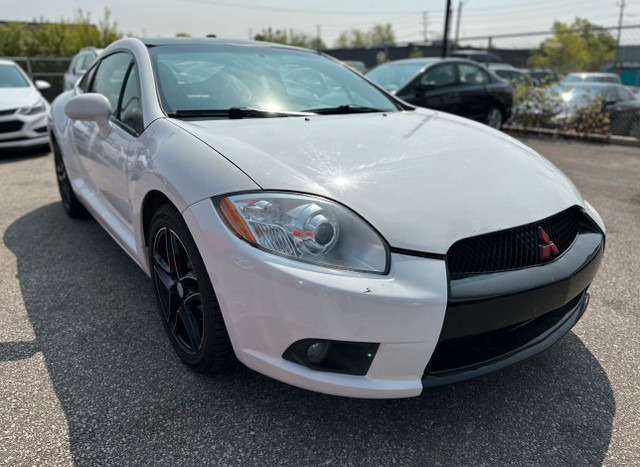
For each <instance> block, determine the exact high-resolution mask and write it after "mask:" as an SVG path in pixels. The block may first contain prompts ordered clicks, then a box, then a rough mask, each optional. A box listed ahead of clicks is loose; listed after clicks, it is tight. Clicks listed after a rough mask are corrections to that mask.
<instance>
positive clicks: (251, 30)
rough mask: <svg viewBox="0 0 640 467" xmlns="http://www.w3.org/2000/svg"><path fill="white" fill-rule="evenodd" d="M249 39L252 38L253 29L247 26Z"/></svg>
mask: <svg viewBox="0 0 640 467" xmlns="http://www.w3.org/2000/svg"><path fill="white" fill-rule="evenodd" d="M249 40H250V41H252V40H253V29H251V28H249Z"/></svg>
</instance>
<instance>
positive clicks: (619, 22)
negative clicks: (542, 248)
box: [616, 0, 625, 60]
mask: <svg viewBox="0 0 640 467" xmlns="http://www.w3.org/2000/svg"><path fill="white" fill-rule="evenodd" d="M624 4H625V0H620V19H619V20H618V39H617V40H616V60H617V59H618V55H619V54H620V35H621V34H622V22H623V21H624Z"/></svg>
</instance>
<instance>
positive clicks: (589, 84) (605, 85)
mask: <svg viewBox="0 0 640 467" xmlns="http://www.w3.org/2000/svg"><path fill="white" fill-rule="evenodd" d="M560 86H563V87H565V88H616V87H619V86H622V85H621V84H620V83H603V82H600V81H582V82H579V83H565V84H560Z"/></svg>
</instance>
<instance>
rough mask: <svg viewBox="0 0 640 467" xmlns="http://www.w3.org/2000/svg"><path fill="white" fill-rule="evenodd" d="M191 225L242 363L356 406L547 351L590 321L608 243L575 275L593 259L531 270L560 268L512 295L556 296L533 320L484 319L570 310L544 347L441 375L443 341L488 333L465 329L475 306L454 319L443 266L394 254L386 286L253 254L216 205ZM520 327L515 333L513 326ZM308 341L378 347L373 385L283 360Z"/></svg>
mask: <svg viewBox="0 0 640 467" xmlns="http://www.w3.org/2000/svg"><path fill="white" fill-rule="evenodd" d="M183 216H184V218H185V221H186V222H187V225H188V226H189V229H190V231H191V233H192V235H193V237H194V240H195V242H196V244H197V246H198V248H199V251H200V252H201V254H202V257H203V260H204V262H205V264H206V266H207V268H208V271H209V275H210V278H211V281H212V284H213V286H214V289H215V290H216V294H217V298H218V301H219V302H220V307H221V310H222V313H223V316H224V319H225V323H226V325H227V328H228V331H229V336H230V339H231V342H232V344H233V347H234V350H235V353H236V355H237V357H238V359H239V360H240V361H242V362H243V363H244V364H245V365H247V366H248V367H250V368H252V369H254V370H256V371H258V372H260V373H263V374H265V375H267V376H271V377H273V378H275V379H278V380H280V381H284V382H286V383H289V384H293V385H295V386H299V387H302V388H305V389H309V390H313V391H318V392H324V393H328V394H334V395H341V396H350V397H366V398H397V397H411V396H417V395H419V394H420V393H421V392H422V391H423V387H424V386H434V385H438V384H446V383H449V382H456V381H460V380H463V379H468V378H471V377H475V376H478V375H479V374H483V373H487V372H488V371H493V370H495V369H499V368H502V367H503V366H506V365H507V364H511V363H515V362H516V361H519V360H522V359H523V358H526V357H528V356H530V355H532V354H533V353H537V352H539V351H542V350H544V348H546V347H548V346H549V345H551V344H552V343H553V342H555V341H556V340H557V339H559V338H560V337H561V336H562V335H563V334H564V333H565V332H567V331H568V330H569V329H570V328H571V327H572V326H573V324H575V322H577V320H578V319H579V317H580V316H581V314H582V313H583V312H584V309H585V308H586V304H587V301H588V293H587V292H586V289H587V288H588V286H589V284H590V282H591V280H592V279H593V276H594V275H595V272H596V271H597V267H598V264H599V261H600V258H601V257H602V248H603V234H601V233H598V232H593V236H590V237H589V239H590V240H592V241H595V240H597V238H596V237H598V236H599V243H598V246H597V248H596V250H597V251H591V253H590V254H587V256H585V257H583V258H582V262H581V264H582V267H578V268H576V267H575V264H577V263H580V261H579V257H580V256H581V255H584V253H585V252H584V251H583V250H582V249H574V248H573V247H572V248H571V249H570V250H569V251H567V252H566V253H565V254H564V255H563V256H562V257H561V258H559V259H557V260H556V261H554V262H553V263H549V264H547V265H545V266H542V267H536V268H530V269H538V270H543V269H544V270H545V271H547V268H548V267H549V266H550V265H551V264H554V265H556V264H558V265H560V266H559V267H558V268H557V269H556V270H555V273H554V274H555V275H549V274H546V273H543V274H542V276H545V277H548V278H549V280H548V281H546V283H539V284H535V283H530V284H528V285H527V284H525V283H523V284H522V287H521V288H520V290H519V292H518V293H522V294H523V295H522V296H521V297H520V299H518V298H517V297H515V299H514V297H512V299H511V301H509V306H507V307H506V308H505V310H506V309H507V308H509V307H512V308H513V305H518V303H526V300H529V299H531V297H532V296H533V295H530V294H534V295H535V290H537V289H541V288H542V289H546V288H547V287H549V289H548V290H549V291H551V290H553V291H555V293H554V294H553V299H550V300H546V301H545V300H544V299H543V300H542V301H538V302H537V305H536V306H534V307H528V308H527V307H525V308H527V311H526V312H525V313H522V312H521V310H518V309H516V310H512V311H514V312H513V313H511V315H513V316H515V317H516V318H514V317H513V316H511V317H509V313H508V312H506V313H507V317H506V321H505V317H504V315H501V316H502V318H499V319H497V320H496V319H494V318H492V317H491V316H489V315H485V316H488V318H489V319H488V320H485V319H480V320H479V321H478V322H480V323H481V325H480V328H481V329H482V331H483V332H490V331H495V330H499V329H503V328H504V326H506V327H509V326H513V325H518V324H519V322H520V321H530V320H535V319H536V318H537V317H539V316H540V315H543V314H545V313H546V312H549V311H552V310H557V309H558V308H563V307H565V308H566V310H564V309H563V310H564V311H563V315H562V317H561V319H560V320H559V321H557V322H554V323H552V325H550V326H548V329H545V330H544V331H543V332H540V333H538V334H537V335H536V336H535V339H530V340H528V341H527V342H524V343H522V342H521V343H522V345H519V346H518V347H517V348H514V349H510V350H509V351H508V352H506V353H504V352H503V353H501V354H499V355H491V356H490V357H491V358H489V359H484V360H482V361H479V362H472V364H470V365H464V366H462V367H460V366H457V367H452V368H444V367H443V368H438V371H433V368H430V367H429V364H430V361H431V360H432V357H433V356H434V355H437V351H438V349H440V348H443V347H444V345H445V344H443V343H446V344H450V340H451V339H459V338H462V337H465V336H469V335H474V334H478V332H476V331H477V330H478V328H467V329H464V327H460V326H457V325H456V323H460V322H463V321H465V320H467V318H468V316H469V315H467V314H466V313H469V312H470V311H471V312H472V309H473V306H471V308H469V305H470V303H467V302H465V303H464V304H463V305H464V306H461V307H460V308H459V310H462V312H460V313H458V316H457V318H461V319H460V320H458V319H457V318H456V313H455V312H452V301H451V299H452V298H454V299H455V294H454V295H450V294H449V292H448V290H449V287H450V286H451V285H452V284H451V283H450V281H449V279H448V275H447V270H446V261H445V260H443V259H435V258H424V257H417V256H409V255H404V254H396V253H394V254H392V258H391V270H390V272H389V274H388V275H386V276H380V275H373V274H362V273H353V272H349V271H335V270H330V269H327V268H323V267H319V266H314V265H310V264H304V263H300V262H296V261H293V260H289V259H286V258H281V257H279V256H275V255H271V254H269V253H266V252H264V251H261V250H259V249H256V248H253V247H251V246H250V245H248V244H247V243H245V242H244V241H242V240H240V239H239V238H237V237H236V236H235V235H234V234H232V233H231V232H230V231H229V230H228V229H227V227H226V226H225V225H224V224H223V223H222V221H221V220H220V218H219V217H218V215H217V213H216V211H215V209H214V207H213V204H212V202H211V201H210V200H204V201H201V202H199V203H196V204H194V205H192V206H190V207H189V208H188V209H187V210H185V211H184V213H183ZM590 245H592V246H593V245H595V244H593V242H592V243H590ZM576 262H577V263H576ZM516 272H517V271H516ZM510 274H511V273H510ZM542 276H541V277H542ZM500 282H503V281H500ZM469 287H471V288H469ZM473 287H480V289H482V285H481V284H478V283H473V284H472V285H471V286H468V284H467V288H466V289H465V287H462V289H459V290H462V291H463V292H465V290H466V292H469V291H470V290H473ZM495 290H498V289H495ZM452 291H453V289H452ZM574 293H575V294H574ZM506 295H509V294H508V293H507V294H506ZM544 296H546V294H544V293H543V297H544ZM467 298H469V297H467ZM484 298H485V299H486V300H485V302H486V303H485V305H489V306H488V307H487V308H485V311H487V310H490V309H491V301H492V300H500V299H501V298H504V297H503V296H502V295H501V296H500V297H498V296H491V297H484ZM513 300H515V301H513ZM523 300H524V302H523ZM481 301H482V300H481ZM494 303H495V302H494ZM465 306H466V307H467V308H466V309H465ZM490 315H491V313H490ZM494 315H495V314H494ZM498 315H500V314H498ZM452 317H453V318H452ZM521 318H522V319H521ZM452 319H453V322H454V325H453V327H452V326H451V325H450V324H451V322H452V321H451V320H452ZM514 319H515V320H516V321H517V322H516V323H513V322H512V321H513V320H514ZM501 320H502V321H501ZM486 321H489V322H491V323H493V324H489V325H488V328H486V329H484V328H483V327H482V326H483V324H482V323H484V322H486ZM503 325H504V326H503ZM485 327H486V326H485ZM454 328H455V329H457V331H456V330H455V329H454ZM452 330H453V331H452ZM304 339H327V340H334V341H346V342H367V343H379V344H380V345H379V347H378V350H377V353H376V354H375V357H374V358H373V361H372V363H371V366H370V368H369V370H368V372H367V373H366V375H364V376H356V375H350V374H338V373H331V372H326V371H316V370H313V369H310V368H307V367H306V366H303V365H301V364H298V363H294V362H291V361H287V360H285V359H284V358H283V354H284V353H285V352H286V350H287V349H288V348H289V347H290V346H291V345H292V344H293V343H295V342H298V341H301V340H304ZM518 342H520V341H518ZM436 373H437V374H436Z"/></svg>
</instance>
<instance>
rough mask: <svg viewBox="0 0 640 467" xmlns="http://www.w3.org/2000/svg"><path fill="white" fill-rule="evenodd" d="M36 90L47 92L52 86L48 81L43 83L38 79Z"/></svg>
mask: <svg viewBox="0 0 640 467" xmlns="http://www.w3.org/2000/svg"><path fill="white" fill-rule="evenodd" d="M33 84H35V85H36V89H37V90H38V91H45V90H47V89H49V88H50V87H51V84H50V83H49V82H48V81H43V80H41V79H37V80H36V82H35V83H33Z"/></svg>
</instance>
